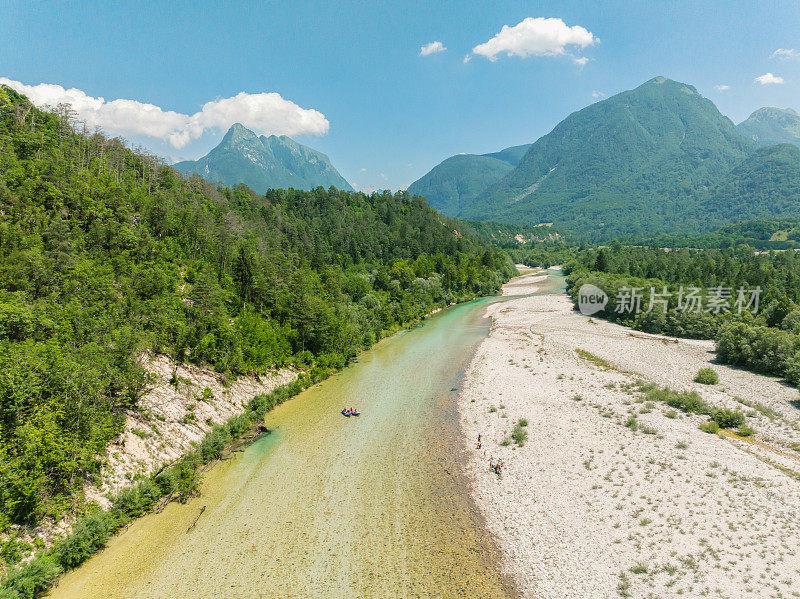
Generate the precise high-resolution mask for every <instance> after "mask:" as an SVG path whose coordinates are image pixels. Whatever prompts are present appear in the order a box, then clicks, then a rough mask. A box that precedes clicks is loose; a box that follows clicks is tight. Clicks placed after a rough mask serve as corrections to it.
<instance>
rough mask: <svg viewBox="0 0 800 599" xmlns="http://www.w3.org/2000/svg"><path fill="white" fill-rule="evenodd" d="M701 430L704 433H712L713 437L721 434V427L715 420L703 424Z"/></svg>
mask: <svg viewBox="0 0 800 599" xmlns="http://www.w3.org/2000/svg"><path fill="white" fill-rule="evenodd" d="M699 428H700V430H701V431H703V432H704V433H711V434H712V435H715V434H717V433H718V432H719V425H718V424H717V423H716V422H714V421H713V420H709V421H708V422H703V423H702V424H701V425H700V427H699Z"/></svg>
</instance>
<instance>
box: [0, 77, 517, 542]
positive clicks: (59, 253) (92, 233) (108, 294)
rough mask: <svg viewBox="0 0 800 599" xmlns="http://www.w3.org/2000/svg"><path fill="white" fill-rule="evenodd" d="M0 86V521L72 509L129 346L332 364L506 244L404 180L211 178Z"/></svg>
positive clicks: (139, 387)
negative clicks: (338, 182)
mask: <svg viewBox="0 0 800 599" xmlns="http://www.w3.org/2000/svg"><path fill="white" fill-rule="evenodd" d="M76 128H78V129H81V128H80V125H79V124H77V123H75V122H74V120H73V117H72V114H71V111H70V110H69V108H68V107H66V106H60V107H58V108H57V109H56V110H55V111H54V112H51V113H48V112H43V111H40V110H38V109H36V108H34V107H33V106H32V105H31V104H30V103H29V102H28V101H27V100H26V99H25V98H24V97H22V96H20V95H18V94H17V93H16V92H14V91H13V90H11V89H10V88H7V87H0V529H5V528H6V527H7V526H8V525H9V524H11V523H28V524H33V523H36V522H38V521H40V520H41V519H42V517H44V516H54V517H55V516H58V515H60V514H62V513H64V512H65V511H68V510H77V509H78V506H79V502H78V499H79V498H80V495H81V492H82V488H83V481H86V480H87V479H91V478H92V477H93V476H94V475H95V474H96V473H97V471H98V466H99V460H102V456H103V454H104V452H105V448H106V445H107V444H108V442H109V440H111V439H112V438H113V437H114V436H115V435H116V434H117V433H118V432H119V431H120V430H121V427H122V425H123V422H122V410H123V408H126V407H133V408H135V406H136V403H137V398H138V397H139V395H140V394H141V393H142V391H143V389H144V388H145V387H146V384H147V381H146V378H145V376H144V371H143V369H142V368H141V367H140V366H139V363H138V358H139V356H141V355H142V354H143V352H160V353H167V354H169V355H171V356H173V357H174V358H175V359H177V360H184V361H190V362H193V363H195V364H203V365H210V366H212V367H213V368H215V369H216V370H217V371H219V372H222V373H226V375H227V376H235V375H236V374H238V373H258V372H264V371H266V370H269V369H272V368H273V367H275V366H276V365H283V364H287V363H295V364H297V365H298V366H300V367H304V368H310V367H311V365H312V364H313V367H314V368H316V369H322V370H325V369H329V368H335V367H340V366H342V365H343V364H345V363H346V361H347V360H349V359H350V358H352V357H353V356H354V355H355V354H356V352H358V351H359V350H360V349H362V348H365V347H367V346H369V345H370V344H372V343H374V342H375V341H376V340H377V339H379V338H380V337H382V336H384V335H386V334H388V333H389V332H391V331H394V330H396V329H397V328H399V327H402V326H404V325H406V324H409V323H413V322H415V321H416V320H417V319H419V318H420V317H421V316H423V315H424V314H426V313H427V312H429V311H430V310H431V309H432V308H434V307H437V306H442V305H444V304H447V303H449V302H453V301H458V300H463V299H466V298H470V297H473V296H476V295H485V294H491V293H493V292H495V291H497V290H498V288H499V286H500V284H501V283H502V282H503V281H504V280H505V279H506V278H507V277H508V276H510V275H511V274H512V273H513V270H514V269H513V265H512V264H511V262H510V261H509V259H508V258H507V257H506V256H504V255H502V254H501V253H499V251H496V250H495V249H493V248H492V247H490V246H489V245H488V244H486V243H484V242H483V241H481V240H479V239H478V238H477V237H475V236H474V235H472V234H470V233H469V232H468V231H466V230H463V229H462V228H461V227H460V225H459V223H458V222H456V221H453V220H449V219H447V218H445V217H442V216H441V215H439V214H437V213H436V212H434V211H433V210H432V209H430V208H429V207H428V206H427V204H426V203H425V202H424V201H423V200H421V199H419V198H412V197H411V196H409V195H408V194H407V193H398V194H395V195H392V194H390V193H382V194H372V195H365V194H363V193H351V192H345V191H338V190H336V189H333V188H331V189H330V190H325V189H322V188H318V189H315V190H313V191H308V192H303V191H285V190H273V191H270V192H269V193H268V194H267V195H265V196H262V195H258V194H256V193H254V192H253V191H252V190H250V189H249V188H247V187H245V186H238V187H235V188H233V189H231V188H220V189H216V188H215V187H214V186H212V185H211V184H209V183H207V182H205V181H203V180H202V179H200V178H199V177H194V178H191V179H185V178H184V177H183V176H182V175H180V174H179V173H178V172H176V171H175V170H173V169H171V168H169V167H165V166H163V165H161V164H159V163H158V161H156V160H154V159H152V158H150V157H147V156H144V155H141V154H137V153H135V152H133V151H131V150H130V149H128V148H126V146H125V144H124V143H123V142H122V141H121V140H119V139H107V138H106V137H104V136H102V135H99V134H89V133H86V132H84V131H83V130H81V132H80V133H76V132H75V129H76Z"/></svg>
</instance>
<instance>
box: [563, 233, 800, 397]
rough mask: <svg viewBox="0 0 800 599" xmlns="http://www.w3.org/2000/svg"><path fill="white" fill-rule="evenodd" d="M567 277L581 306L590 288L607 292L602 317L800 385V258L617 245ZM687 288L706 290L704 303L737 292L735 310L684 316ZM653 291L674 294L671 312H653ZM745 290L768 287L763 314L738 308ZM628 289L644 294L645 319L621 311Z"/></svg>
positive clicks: (574, 263)
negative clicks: (682, 294) (582, 293)
mask: <svg viewBox="0 0 800 599" xmlns="http://www.w3.org/2000/svg"><path fill="white" fill-rule="evenodd" d="M567 270H568V271H569V273H570V274H569V277H568V293H569V294H570V295H571V297H572V299H573V300H574V301H576V302H577V293H578V290H579V289H580V287H581V286H582V285H583V284H585V283H591V284H593V285H596V286H597V287H600V288H601V289H602V290H603V291H605V292H606V294H607V295H608V297H609V303H608V305H607V306H606V308H605V310H604V311H602V312H601V313H599V314H598V316H602V317H604V318H607V319H609V320H612V321H614V322H618V323H620V324H624V325H626V326H630V327H633V328H634V329H638V330H641V331H645V332H648V333H663V334H666V335H672V336H675V337H689V338H697V339H715V340H716V341H717V358H718V359H719V360H720V361H721V362H722V363H725V364H732V365H735V366H740V367H743V368H747V369H750V370H753V371H755V372H760V373H764V374H772V375H777V376H781V377H785V378H786V379H787V380H788V381H789V382H791V383H792V384H794V385H797V384H798V383H800V303H799V302H800V259H799V258H798V257H797V255H796V254H795V252H794V251H787V252H771V253H761V254H757V253H755V252H754V250H753V248H751V247H748V246H739V247H736V248H726V249H712V250H689V249H681V250H673V251H665V250H664V249H661V248H645V247H635V246H624V245H621V244H618V243H616V244H612V245H611V246H608V247H601V248H583V249H579V250H576V251H575V252H574V258H573V259H572V260H571V261H570V263H569V264H568V266H567ZM681 286H684V287H685V288H688V287H697V288H700V289H701V291H700V295H701V296H702V297H703V298H704V299H707V298H708V297H709V296H710V294H712V293H713V289H714V288H715V287H718V286H724V287H729V288H732V289H733V298H732V299H731V302H730V303H729V305H728V307H729V311H720V312H719V313H711V312H705V311H700V312H694V311H681V310H678V309H676V308H677V300H678V292H679V289H680V287H681ZM651 287H652V288H654V289H655V291H656V293H661V292H662V291H663V290H664V289H665V288H666V289H667V291H668V292H670V293H671V294H672V295H671V296H670V298H669V303H668V310H666V311H664V310H663V309H662V308H661V306H654V309H653V310H651V311H649V312H648V309H649V307H650V297H649V290H650V288H651ZM740 287H743V288H745V289H755V288H756V287H760V288H761V295H760V298H759V302H760V305H759V310H758V312H757V313H756V314H752V313H751V312H750V311H749V310H743V311H742V312H741V314H739V313H738V312H737V311H736V310H735V309H733V301H734V300H735V299H736V295H737V294H736V290H737V289H738V288H740ZM623 288H628V289H630V288H641V289H643V299H642V305H641V310H639V312H638V313H632V312H627V311H622V312H618V311H617V305H618V294H619V292H620V291H621V290H622V289H623ZM576 305H577V303H576ZM704 305H705V304H704Z"/></svg>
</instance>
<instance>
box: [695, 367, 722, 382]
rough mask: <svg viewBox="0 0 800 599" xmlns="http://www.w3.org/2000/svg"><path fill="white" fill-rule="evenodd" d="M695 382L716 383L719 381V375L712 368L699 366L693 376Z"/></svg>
mask: <svg viewBox="0 0 800 599" xmlns="http://www.w3.org/2000/svg"><path fill="white" fill-rule="evenodd" d="M694 382H695V383H702V384H703V385H716V384H717V383H718V382H719V375H717V372H716V371H715V370H714V369H713V368H701V369H700V370H698V371H697V374H696V375H695V377H694Z"/></svg>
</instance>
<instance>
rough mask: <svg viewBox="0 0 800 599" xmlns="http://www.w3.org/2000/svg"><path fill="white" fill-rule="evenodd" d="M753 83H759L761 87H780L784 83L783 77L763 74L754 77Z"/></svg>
mask: <svg viewBox="0 0 800 599" xmlns="http://www.w3.org/2000/svg"><path fill="white" fill-rule="evenodd" d="M754 81H755V82H756V83H760V84H761V85H780V84H782V83H785V81H784V79H783V77H778V76H777V75H773V74H772V73H764V74H763V75H761V76H759V77H756V78H755V79H754Z"/></svg>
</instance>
